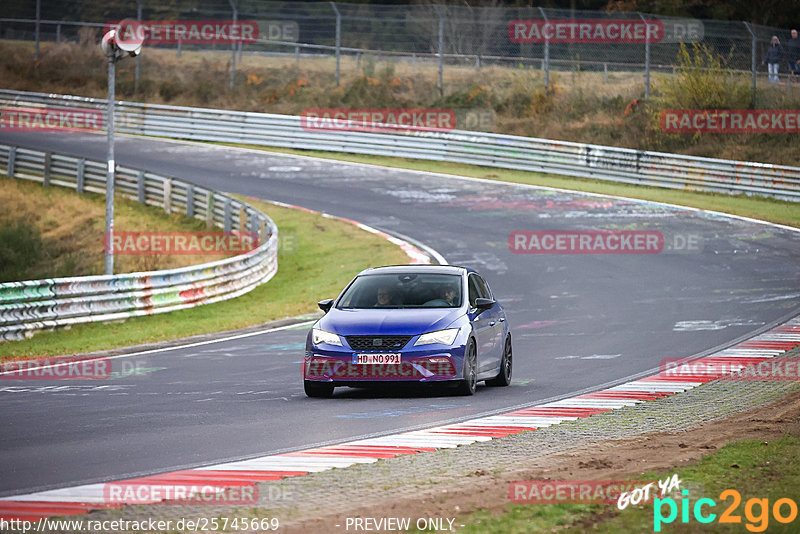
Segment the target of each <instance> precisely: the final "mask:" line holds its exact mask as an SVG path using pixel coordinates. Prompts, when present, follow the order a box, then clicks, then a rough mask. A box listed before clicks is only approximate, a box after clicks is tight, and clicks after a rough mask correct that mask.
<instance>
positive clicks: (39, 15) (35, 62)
mask: <svg viewBox="0 0 800 534" xmlns="http://www.w3.org/2000/svg"><path fill="white" fill-rule="evenodd" d="M41 19H42V0H36V29H35V30H34V33H35V34H36V50H35V52H34V53H33V68H34V70H35V69H38V68H39V29H40V24H41Z"/></svg>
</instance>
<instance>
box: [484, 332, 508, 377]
mask: <svg viewBox="0 0 800 534" xmlns="http://www.w3.org/2000/svg"><path fill="white" fill-rule="evenodd" d="M512 357H513V354H512V350H511V335H509V336H508V337H507V338H506V345H505V347H504V348H503V359H502V360H500V372H499V373H498V374H497V376H496V377H494V378H492V379H491V380H487V381H486V385H487V386H507V385H509V384H510V383H511V368H512V365H513V361H512Z"/></svg>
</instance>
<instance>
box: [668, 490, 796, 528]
mask: <svg viewBox="0 0 800 534" xmlns="http://www.w3.org/2000/svg"><path fill="white" fill-rule="evenodd" d="M681 493H682V494H683V496H684V497H683V498H682V499H680V502H681V504H680V514H681V523H689V520H690V517H689V512H690V511H691V513H692V515H693V516H694V519H695V521H697V522H698V523H712V522H714V520H715V519H717V514H715V513H712V512H711V510H710V509H711V508H714V507H716V506H717V503H716V502H715V501H714V499H709V498H702V499H698V500H697V501H696V502H695V503H694V505H693V506H692V505H690V504H689V490H687V489H684V490H682V491H681ZM719 499H720V500H721V501H727V500H728V499H731V500H732V502H731V503H730V505H729V506H728V507H727V508H726V509H725V511H724V512H722V514H720V516H719V520H717V522H718V523H734V524H737V523H738V524H740V523H742V516H740V515H737V514H736V510H737V508H739V505H740V504H741V502H742V496H741V494H740V493H739V492H738V491H736V490H735V489H726V490H725V491H723V492H722V493H720V494H719ZM665 508H666V510H665ZM678 509H679V506H678V503H677V502H676V501H675V499H673V498H672V497H666V498H663V499H659V498H656V499H654V500H653V532H661V525H666V524H670V523H673V522H675V520H676V519H677V518H678V511H679V510H678ZM665 511H666V512H667V515H666V516H665V515H664V513H665ZM770 511H771V512H772V516H773V517H774V518H775V520H776V521H777V522H778V523H783V524H788V523H791V522H792V521H794V520H795V519H796V518H797V503H796V502H794V501H793V500H792V499H789V498H786V497H784V498H782V499H778V500H776V501H775V502H774V503H773V504H772V508H771V509H770V502H769V499H756V498H752V499H748V500H747V502H746V503H745V504H744V516H745V518H746V519H747V521H748V522H747V523H746V524H745V528H746V529H747V530H749V531H750V532H764V531H765V530H767V527H768V526H769V518H770Z"/></svg>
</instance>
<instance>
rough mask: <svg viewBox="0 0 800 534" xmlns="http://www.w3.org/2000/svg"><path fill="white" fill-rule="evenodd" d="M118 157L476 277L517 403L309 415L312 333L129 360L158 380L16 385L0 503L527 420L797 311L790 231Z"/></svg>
mask: <svg viewBox="0 0 800 534" xmlns="http://www.w3.org/2000/svg"><path fill="white" fill-rule="evenodd" d="M0 142H2V143H9V144H16V145H19V146H22V147H27V148H36V149H40V150H44V149H46V150H50V151H53V152H56V153H66V154H71V155H77V156H83V157H88V158H92V159H100V160H102V159H103V158H104V155H105V149H106V147H105V137H103V136H99V135H77V134H76V135H68V136H65V135H59V134H21V133H20V134H12V133H2V134H0ZM116 158H117V162H118V163H119V164H121V165H125V166H129V167H135V168H141V169H147V170H150V171H153V172H159V173H163V174H168V175H171V176H174V177H176V178H180V179H182V180H186V181H188V182H192V183H195V184H199V185H203V186H205V187H210V188H212V189H216V190H218V191H225V192H230V193H236V194H243V195H249V196H254V197H258V198H261V199H265V200H273V201H278V202H284V203H289V204H293V205H297V206H301V207H305V208H309V209H312V210H317V211H323V212H326V213H330V214H332V215H336V216H339V217H345V218H348V219H352V220H356V221H359V222H362V223H364V224H367V225H369V226H372V227H374V228H377V229H380V230H382V231H385V232H387V233H390V234H393V235H398V236H407V237H408V238H410V239H411V240H413V241H416V242H419V243H423V244H424V245H426V246H429V247H431V248H432V249H434V250H436V251H438V252H439V253H440V254H441V255H442V256H444V258H446V260H447V261H448V262H449V263H452V264H458V265H466V266H470V267H473V268H475V269H477V270H478V271H479V272H481V273H482V274H483V275H484V276H485V278H486V279H487V281H488V282H489V284H490V285H491V287H492V289H493V291H494V292H495V296H496V297H497V299H498V300H499V301H500V302H501V303H502V304H503V306H504V307H505V308H506V312H507V314H508V318H509V322H510V324H511V331H512V335H513V339H514V376H513V382H512V386H511V387H508V388H486V387H479V389H478V392H477V394H476V395H475V396H473V397H466V398H465V397H451V396H447V395H446V394H443V393H441V392H438V393H437V392H425V391H423V392H420V391H410V392H396V391H381V392H374V391H369V390H356V389H347V388H341V389H337V393H336V394H335V395H334V398H333V399H328V400H322V399H309V398H306V396H305V394H304V392H303V387H302V380H301V378H300V362H301V360H302V357H303V350H304V341H305V335H306V332H307V329H308V325H307V324H306V325H300V326H296V327H290V328H281V329H274V330H270V331H265V332H263V333H257V334H253V335H246V336H234V337H232V338H230V339H222V340H218V341H215V342H212V343H205V344H202V345H193V346H186V347H176V348H170V349H163V350H156V351H149V352H146V353H141V354H130V355H127V356H125V357H124V358H121V359H120V360H119V361H120V362H128V365H129V366H130V367H135V368H138V369H145V370H147V372H144V373H137V374H130V375H127V376H126V375H124V374H123V375H120V376H119V377H118V378H112V379H109V380H103V381H98V382H91V381H52V382H49V381H31V380H10V379H4V380H2V381H0V423H2V425H3V428H5V429H7V431H6V432H3V434H2V437H0V457H2V458H3V459H2V461H0V497H10V496H13V495H17V494H22V493H29V492H32V491H38V490H44V489H53V488H59V487H65V486H74V485H76V484H87V483H93V482H103V481H108V480H119V479H122V478H130V477H134V476H142V475H148V474H154V473H159V472H164V471H170V470H177V469H188V468H192V467H199V466H204V465H209V464H214V463H220V462H225V461H235V460H242V459H247V458H251V457H256V456H263V455H268V454H274V453H279V452H288V451H293V450H299V449H305V448H308V447H312V446H320V445H323V444H334V443H340V442H345V441H353V440H356V439H361V438H366V437H374V436H380V435H385V434H389V433H394V432H397V431H401V430H409V429H417V428H426V427H433V426H438V425H442V424H448V423H454V422H458V421H463V420H466V419H471V418H474V417H476V416H478V415H488V414H491V413H497V412H501V411H508V410H510V409H513V408H518V407H520V408H521V407H524V406H530V405H534V404H537V403H541V402H544V401H546V400H552V399H557V398H561V397H564V396H567V395H570V394H574V393H576V392H582V391H587V390H591V389H597V388H599V387H600V386H601V385H603V386H605V387H608V386H609V385H613V384H616V383H621V382H624V381H626V379H630V378H631V377H635V376H637V375H644V374H646V373H648V372H652V370H654V369H657V368H658V367H659V364H660V363H662V362H663V361H664V360H666V359H677V358H683V357H688V356H692V355H695V354H700V353H705V352H708V351H712V350H718V349H720V348H724V347H725V346H727V345H731V344H733V343H735V342H736V341H738V340H740V339H743V338H745V337H749V336H752V335H755V334H756V333H758V332H760V331H763V330H766V329H768V328H770V327H772V326H774V325H775V324H776V323H778V322H780V321H781V320H784V319H786V318H787V317H789V316H791V315H793V314H797V313H800V261H798V259H800V233H798V232H797V231H793V230H791V229H788V228H782V227H778V226H774V225H768V224H762V223H759V222H756V221H750V220H746V219H742V218H736V217H727V216H722V215H720V214H714V213H708V212H702V211H697V210H691V209H683V208H679V207H675V206H666V205H660V204H656V203H652V202H644V201H636V200H628V199H620V198H612V197H603V196H597V195H586V194H581V193H576V192H566V191H558V190H551V189H545V188H537V187H532V186H523V185H515V184H505V183H501V182H493V181H485V180H475V179H463V178H458V177H449V176H444V175H437V174H428V173H423V172H415V171H406V170H399V169H390V168H382V167H376V166H368V165H359V164H348V163H339V162H333V161H329V160H321V159H314V158H307V157H294V156H286V155H277V154H271V153H267V152H260V151H254V150H245V149H236V148H227V147H221V146H215V145H203V144H197V143H181V142H173V141H166V140H158V139H144V138H134V137H120V138H119V139H118V140H117V146H116ZM532 231H536V232H556V233H557V232H565V231H584V232H595V231H601V232H603V231H621V232H629V231H643V232H658V233H659V235H661V236H662V239H663V243H662V245H663V246H662V247H661V249H660V251H659V252H658V253H643V254H642V253H639V254H630V253H624V254H622V253H597V254H567V253H557V254H556V253H542V254H529V253H521V252H525V251H528V252H530V250H527V248H528V244H530V240H525V241H524V243H526V245H524V246H521V247H517V246H515V245H516V244H517V243H522V241H517V237H516V236H519V235H526V236H529V235H531V234H530V232H532ZM525 232H527V234H526V233H525ZM539 235H543V234H539ZM551 235H556V234H551ZM510 236H511V239H509V237H510ZM336 260H337V258H336V257H331V258H330V268H331V269H336V268H337V266H338V263H337V261H336ZM335 296H336V295H317V296H315V298H316V297H318V299H323V298H328V297H335ZM0 350H2V347H0Z"/></svg>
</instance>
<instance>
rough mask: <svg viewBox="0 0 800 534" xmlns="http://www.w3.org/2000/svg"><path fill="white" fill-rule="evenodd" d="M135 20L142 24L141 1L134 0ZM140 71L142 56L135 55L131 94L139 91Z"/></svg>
mask: <svg viewBox="0 0 800 534" xmlns="http://www.w3.org/2000/svg"><path fill="white" fill-rule="evenodd" d="M136 20H137V21H139V23H140V24H141V22H142V0H136ZM141 69H142V55H141V54H137V55H136V73H135V74H134V77H133V92H134V93H137V92H138V91H139V74H140V73H141Z"/></svg>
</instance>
